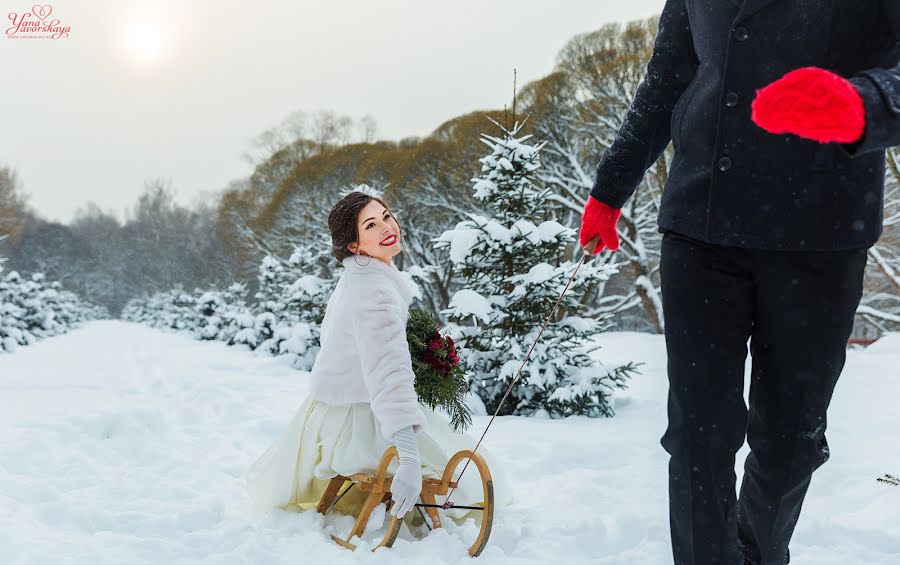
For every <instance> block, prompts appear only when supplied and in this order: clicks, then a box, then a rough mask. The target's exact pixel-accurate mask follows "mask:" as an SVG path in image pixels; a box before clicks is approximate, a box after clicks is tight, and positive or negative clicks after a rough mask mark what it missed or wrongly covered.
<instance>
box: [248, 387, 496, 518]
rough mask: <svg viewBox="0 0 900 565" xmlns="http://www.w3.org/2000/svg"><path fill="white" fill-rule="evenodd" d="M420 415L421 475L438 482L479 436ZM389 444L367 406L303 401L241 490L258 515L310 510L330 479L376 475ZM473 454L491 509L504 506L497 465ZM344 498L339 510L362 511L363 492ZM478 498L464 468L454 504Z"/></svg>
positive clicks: (430, 414) (477, 487) (436, 416)
mask: <svg viewBox="0 0 900 565" xmlns="http://www.w3.org/2000/svg"><path fill="white" fill-rule="evenodd" d="M422 411H423V412H424V413H425V418H426V426H425V427H424V428H423V429H422V430H421V431H420V432H419V433H418V434H416V440H417V443H418V447H419V457H420V460H421V462H422V477H423V478H440V477H441V476H442V475H443V473H444V467H445V466H446V465H447V463H448V461H449V460H450V457H452V455H453V454H454V453H456V452H457V451H459V450H463V449H473V448H474V447H475V444H476V443H477V442H478V438H477V437H473V436H472V435H470V434H469V433H458V432H455V431H454V430H453V429H452V427H451V426H450V419H449V418H448V417H447V416H446V415H445V414H443V413H439V412H435V411H434V410H431V409H429V408H427V407H425V406H422ZM391 445H392V444H391V443H390V442H388V441H387V440H385V439H384V437H383V436H382V435H381V433H380V432H379V427H378V422H377V420H376V419H375V414H374V413H373V412H372V408H371V406H370V405H369V403H367V402H362V403H354V404H340V405H330V404H326V403H324V402H321V401H318V400H315V399H313V398H312V397H307V399H306V400H305V401H304V402H303V404H301V405H300V408H299V409H298V410H297V414H296V415H295V416H294V418H293V420H291V422H290V424H289V425H288V427H287V429H286V430H285V432H284V433H283V434H282V436H281V438H280V439H279V440H278V441H277V442H276V443H275V444H273V445H272V446H271V447H269V449H268V450H266V452H265V453H263V454H262V455H261V456H260V457H259V459H257V460H256V461H255V462H254V463H253V464H252V465H251V467H250V469H249V471H248V473H247V490H248V493H249V494H250V498H251V499H252V500H253V503H254V505H255V506H256V507H258V508H260V509H270V508H282V509H286V510H291V509H293V510H307V509H310V508H315V507H316V505H317V504H318V502H319V499H320V498H321V497H322V494H323V493H324V492H325V488H326V487H327V486H328V483H329V481H330V479H331V478H333V477H335V476H337V475H343V476H345V477H346V476H350V475H352V474H354V473H368V474H375V470H376V469H377V467H378V463H379V462H380V460H381V456H382V455H383V454H384V451H385V450H386V449H388V448H389V447H390V446H391ZM478 453H479V454H481V455H482V456H483V457H484V458H485V460H486V461H487V463H488V467H489V468H490V470H491V476H492V479H493V484H494V504H495V508H496V507H500V506H505V505H507V504H509V502H510V501H511V500H512V493H511V491H510V489H509V487H508V481H507V480H506V475H505V473H504V471H503V470H502V468H501V465H500V463H499V461H497V459H496V458H495V457H493V456H492V455H491V454H490V452H489V451H488V450H486V449H485V448H484V446H480V447H479V448H478ZM465 464H466V463H465V461H463V462H462V463H461V464H460V465H459V466H458V467H457V470H456V472H455V473H454V478H457V477H458V476H459V473H460V472H462V467H463V466H464V465H465ZM397 465H398V461H397V460H396V459H394V460H393V461H392V462H391V465H390V466H389V467H388V473H389V474H391V475H392V474H393V473H394V472H396V469H397ZM356 490H358V489H356ZM348 498H349V500H348V501H343V500H342V503H343V504H342V505H343V507H344V508H348V509H350V510H349V512H354V510H353V508H354V507H357V508H358V507H359V506H361V504H362V501H363V500H364V494H363V493H361V492H359V493H357V495H356V498H353V497H348ZM436 498H437V503H438V504H442V503H443V502H444V501H445V500H446V497H436ZM483 499H484V495H483V489H482V485H481V478H480V477H479V474H478V470H477V468H476V467H475V466H474V465H471V464H470V465H469V467H468V469H467V470H466V472H465V473H464V474H463V477H462V481H461V483H460V485H459V486H458V487H457V488H456V490H455V491H454V492H453V502H454V503H456V504H459V505H465V506H475V505H479V504H481V503H483ZM336 508H337V507H336ZM411 514H413V513H412V512H410V513H408V514H407V516H409V515H411ZM446 514H447V515H448V516H450V517H451V518H454V520H458V519H463V518H468V517H475V515H477V514H480V513H479V512H478V511H466V510H462V509H459V510H455V511H448V512H446Z"/></svg>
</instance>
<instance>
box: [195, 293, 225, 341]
mask: <svg viewBox="0 0 900 565" xmlns="http://www.w3.org/2000/svg"><path fill="white" fill-rule="evenodd" d="M224 307H225V300H224V299H223V298H222V292H221V291H218V290H208V291H206V292H204V293H203V294H201V295H200V296H198V297H197V299H196V302H195V305H194V309H195V310H196V312H197V315H198V317H197V325H196V327H195V330H194V331H195V332H196V333H197V337H198V338H199V339H206V340H213V339H218V338H219V332H221V331H222V326H223V325H224V322H223V321H222V316H221V313H222V310H224Z"/></svg>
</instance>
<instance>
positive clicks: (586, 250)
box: [441, 236, 600, 510]
mask: <svg viewBox="0 0 900 565" xmlns="http://www.w3.org/2000/svg"><path fill="white" fill-rule="evenodd" d="M599 237H600V236H597V237H595V238H594V239H592V240H591V241H590V242H588V245H587V246H585V248H584V249H583V251H584V254H583V255H582V256H581V261H579V262H578V265H577V266H576V267H575V271H574V272H573V273H572V276H571V277H570V278H569V282H567V283H566V287H565V288H564V289H563V291H562V293H560V295H559V298H557V299H556V304H554V305H553V309H552V310H551V311H550V314H549V315H548V316H547V319H546V320H544V325H543V326H541V331H540V332H538V335H537V338H535V340H534V343H533V344H531V349H529V350H528V353H527V354H526V355H525V359H524V360H523V361H522V365H521V366H519V370H518V371H516V376H515V378H514V379H513V381H512V382H511V383H509V386H508V387H507V388H506V392H505V393H504V394H503V398H501V399H500V403H499V404H497V409H496V410H494V415H493V416H491V421H490V422H488V425H487V427H485V428H484V433H483V434H481V438H480V439H479V440H478V443H476V444H475V449H473V450H472V453H473V454H474V453H475V452H476V451H478V448H479V446H481V440H483V439H484V436H485V435H487V432H488V430H489V429H490V428H491V424H493V423H494V419H495V418H496V417H497V414H499V413H500V408H501V407H502V406H503V402H504V401H505V400H506V397H507V396H509V393H510V391H512V388H513V386H515V384H516V382H517V381H518V380H519V374H520V373H521V372H522V369H523V368H524V367H525V364H526V363H527V362H528V357H529V356H530V355H531V352H532V351H534V347H535V346H536V345H537V344H538V341H540V339H541V334H543V333H544V328H546V327H547V324H548V323H549V322H550V319H551V318H552V317H553V314H554V313H556V308H557V307H558V306H559V302H560V300H562V297H563V296H564V295H565V294H566V291H567V290H569V285H570V284H572V281H573V280H574V279H575V275H576V274H578V269H580V268H581V265H583V264H584V260H585V259H587V258H589V257H591V253H592V252H593V250H594V249H595V248H596V245H597V244H596V243H594V241H595V240H597V239H598V238H599ZM598 243H599V242H598ZM591 244H593V245H591ZM470 461H472V459H471V458H468V459H467V460H466V464H465V466H463V470H462V472H460V474H459V477H458V478H457V479H456V485H457V486H458V485H459V484H460V481H461V480H462V477H463V475H464V474H465V472H466V469H468V468H469V462H470ZM455 490H456V486H454V487H453V488H451V489H450V492H449V493H448V494H447V499H446V501H445V502H444V504H442V505H441V507H442V508H443V509H444V510H447V509H448V508H465V507H463V506H459V507H455V506H454V505H453V503H452V502H450V497H451V496H453V491H455Z"/></svg>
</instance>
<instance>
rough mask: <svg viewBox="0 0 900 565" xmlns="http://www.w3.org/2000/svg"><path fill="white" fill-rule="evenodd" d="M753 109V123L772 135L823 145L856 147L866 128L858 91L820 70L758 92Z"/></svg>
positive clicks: (795, 72) (807, 70) (806, 71)
mask: <svg viewBox="0 0 900 565" xmlns="http://www.w3.org/2000/svg"><path fill="white" fill-rule="evenodd" d="M750 108H751V116H750V117H751V119H752V120H753V123H755V124H756V125H758V126H759V127H761V128H762V129H764V130H766V131H768V132H770V133H793V134H796V135H799V136H800V137H805V138H807V139H814V140H816V141H819V142H822V143H827V142H830V141H837V142H840V143H852V142H854V141H856V140H858V139H860V138H861V137H862V135H863V131H864V130H865V126H866V117H865V113H866V112H865V107H864V106H863V101H862V97H860V95H859V92H857V90H856V87H854V86H853V84H852V83H851V82H850V81H848V80H846V79H844V78H843V77H841V76H839V75H836V74H834V73H832V72H831V71H826V70H825V69H820V68H818V67H802V68H799V69H795V70H793V71H791V72H789V73H787V74H786V75H784V76H783V77H781V78H780V79H778V80H776V81H775V82H773V83H772V84H770V85H768V86H766V87H764V88H761V89H759V90H757V91H756V98H755V99H754V100H753V102H752V103H751V104H750Z"/></svg>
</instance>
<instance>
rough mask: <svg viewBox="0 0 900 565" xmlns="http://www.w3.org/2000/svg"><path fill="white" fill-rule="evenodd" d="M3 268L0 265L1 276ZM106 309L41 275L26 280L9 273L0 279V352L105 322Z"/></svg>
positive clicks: (37, 274) (36, 274) (34, 274)
mask: <svg viewBox="0 0 900 565" xmlns="http://www.w3.org/2000/svg"><path fill="white" fill-rule="evenodd" d="M2 270H3V265H2V261H0V274H2ZM106 317H108V314H107V312H106V309H105V308H101V307H98V306H93V305H91V304H88V303H86V302H84V301H82V300H81V299H80V298H78V296H77V295H76V294H75V293H73V292H70V291H67V290H64V289H63V287H62V283H60V282H59V281H48V280H47V279H46V277H45V276H44V274H43V273H32V275H31V276H30V277H29V278H27V279H26V278H24V277H22V276H21V275H20V274H19V273H18V272H16V271H11V272H9V273H7V274H6V275H5V276H3V277H2V278H0V351H9V352H11V351H14V350H15V349H16V348H17V347H18V346H20V345H30V344H32V343H34V342H35V341H36V340H37V339H39V338H42V337H50V336H54V335H58V334H61V333H64V332H66V331H68V330H69V329H71V328H73V327H75V326H76V325H77V324H78V323H79V322H82V321H85V320H92V319H97V318H106Z"/></svg>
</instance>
